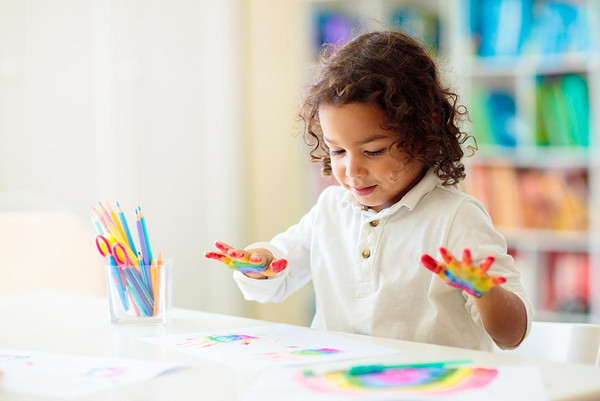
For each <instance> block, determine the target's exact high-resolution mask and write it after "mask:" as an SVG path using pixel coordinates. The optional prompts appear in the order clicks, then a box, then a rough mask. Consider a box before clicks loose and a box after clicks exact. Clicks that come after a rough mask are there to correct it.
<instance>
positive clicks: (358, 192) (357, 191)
mask: <svg viewBox="0 0 600 401" xmlns="http://www.w3.org/2000/svg"><path fill="white" fill-rule="evenodd" d="M376 187H377V186H376V185H371V186H370V187H363V188H352V190H353V191H354V193H355V194H356V195H358V196H367V195H369V194H370V193H371V192H373V191H374V190H375V188H376Z"/></svg>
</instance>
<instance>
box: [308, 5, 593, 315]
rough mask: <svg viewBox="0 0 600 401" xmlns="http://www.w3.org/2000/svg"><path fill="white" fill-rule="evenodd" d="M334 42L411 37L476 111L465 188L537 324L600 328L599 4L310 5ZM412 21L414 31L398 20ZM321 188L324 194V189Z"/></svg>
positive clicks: (312, 18)
mask: <svg viewBox="0 0 600 401" xmlns="http://www.w3.org/2000/svg"><path fill="white" fill-rule="evenodd" d="M306 6H307V21H308V22H307V24H308V25H309V26H310V28H311V29H310V32H311V35H309V38H308V42H309V43H308V44H307V49H309V50H308V51H307V52H306V55H307V57H306V62H307V63H308V62H311V61H312V60H313V59H314V56H315V55H316V51H317V49H318V46H319V45H320V44H321V43H323V42H324V41H328V42H332V41H333V42H337V41H338V40H342V41H343V40H344V38H346V37H348V36H350V35H351V34H352V33H356V32H360V31H362V30H369V29H403V30H405V31H407V32H409V33H413V34H415V35H416V36H419V37H421V38H422V39H423V40H424V41H425V42H426V43H428V44H430V45H431V46H432V47H433V48H434V49H435V52H437V54H438V58H439V61H440V65H441V70H442V73H443V74H444V75H445V78H446V80H447V82H448V83H449V84H450V85H452V86H453V87H455V88H457V89H458V91H459V94H460V95H461V99H462V101H463V102H464V103H465V104H466V105H467V107H468V108H469V111H470V117H471V122H470V123H468V124H465V126H464V129H465V130H466V131H468V132H470V133H471V134H473V135H474V136H475V138H476V139H477V141H478V145H479V150H478V151H477V152H476V154H475V156H474V157H471V158H466V159H465V164H466V165H467V169H468V171H467V175H468V176H467V180H465V183H464V187H465V190H466V191H468V192H469V193H472V194H473V195H475V196H476V197H477V198H478V199H480V200H481V201H482V203H484V205H485V206H486V208H487V209H488V211H489V212H490V215H491V217H492V220H493V221H494V224H495V226H496V227H497V228H498V229H499V230H500V231H501V232H502V233H503V234H504V236H505V237H506V239H507V242H508V245H509V250H510V252H511V254H513V256H514V257H515V260H516V263H517V267H518V268H519V269H520V271H521V272H522V275H523V283H524V285H525V287H526V290H527V291H528V293H529V296H530V298H531V300H532V301H533V303H534V305H535V315H534V317H535V319H537V320H550V321H576V322H595V323H597V322H600V258H599V257H598V256H600V255H599V254H600V214H599V213H598V212H597V211H596V209H597V208H595V207H594V206H595V205H596V204H600V176H599V171H600V170H599V167H600V166H599V162H598V161H597V160H598V159H599V156H600V150H599V146H598V140H597V134H596V122H595V121H594V118H593V117H594V116H595V115H598V112H599V111H600V94H599V93H598V89H597V88H599V87H600V86H599V84H600V81H599V77H600V50H599V48H598V43H596V37H598V33H600V32H599V31H600V22H599V20H598V18H600V5H599V4H598V2H595V1H592V0H588V1H584V0H577V1H576V0H562V1H559V0H487V1H479V0H429V1H410V0H404V1H402V0H307V1H306ZM399 21H402V22H403V23H404V25H401V24H399V23H398V22H399ZM320 188H321V186H319V185H317V189H320Z"/></svg>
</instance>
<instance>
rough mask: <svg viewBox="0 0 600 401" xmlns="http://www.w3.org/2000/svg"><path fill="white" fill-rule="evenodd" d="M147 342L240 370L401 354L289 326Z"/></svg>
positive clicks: (217, 332)
mask: <svg viewBox="0 0 600 401" xmlns="http://www.w3.org/2000/svg"><path fill="white" fill-rule="evenodd" d="M145 340H146V341H150V342H152V343H154V344H158V345H161V346H164V347H168V348H171V349H176V350H178V351H181V352H185V353H186V354H189V355H193V356H196V357H199V358H204V359H208V360H212V361H215V362H219V363H223V364H226V365H230V366H233V367H238V368H256V367H259V366H277V365H279V366H294V365H302V364H314V363H323V362H332V361H340V360H344V359H355V358H365V357H373V356H382V355H391V354H396V353H399V352H401V351H399V350H396V349H392V348H385V347H381V346H376V345H371V344H365V343H362V342H359V341H355V340H351V339H348V338H346V337H343V336H337V335H334V334H329V333H323V332H319V331H316V330H312V329H309V328H307V327H298V326H292V325H287V324H272V325H264V326H254V327H247V328H242V329H234V330H219V331H214V332H205V333H192V334H182V335H173V336H166V337H151V338H146V339H145Z"/></svg>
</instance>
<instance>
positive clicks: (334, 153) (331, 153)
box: [329, 149, 344, 156]
mask: <svg viewBox="0 0 600 401" xmlns="http://www.w3.org/2000/svg"><path fill="white" fill-rule="evenodd" d="M342 153H344V150H343V149H341V150H333V149H330V150H329V154H330V155H331V156H339V155H341V154H342Z"/></svg>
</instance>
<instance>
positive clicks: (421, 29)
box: [389, 4, 441, 50]
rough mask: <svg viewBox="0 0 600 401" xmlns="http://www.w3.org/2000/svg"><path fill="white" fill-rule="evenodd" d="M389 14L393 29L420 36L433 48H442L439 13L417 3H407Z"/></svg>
mask: <svg viewBox="0 0 600 401" xmlns="http://www.w3.org/2000/svg"><path fill="white" fill-rule="evenodd" d="M389 15H390V23H391V25H392V28H393V29H398V30H400V31H403V32H406V33H408V34H409V35H412V36H415V37H417V38H420V39H421V40H422V41H423V42H424V43H425V44H427V45H428V46H429V47H430V48H432V49H435V50H439V49H440V37H441V32H440V18H439V16H438V14H437V13H435V12H432V11H429V10H427V9H426V8H424V7H420V6H418V5H416V4H405V5H401V6H400V5H399V6H397V7H395V8H393V9H392V10H391V11H390V13H389Z"/></svg>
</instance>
